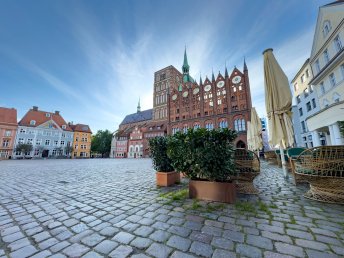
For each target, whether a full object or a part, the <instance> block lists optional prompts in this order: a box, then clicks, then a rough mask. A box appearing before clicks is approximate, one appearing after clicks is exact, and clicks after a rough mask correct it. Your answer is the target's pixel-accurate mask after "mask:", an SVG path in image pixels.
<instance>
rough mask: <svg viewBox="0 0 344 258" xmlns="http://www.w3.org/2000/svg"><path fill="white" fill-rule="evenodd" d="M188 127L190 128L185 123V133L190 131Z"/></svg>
mask: <svg viewBox="0 0 344 258" xmlns="http://www.w3.org/2000/svg"><path fill="white" fill-rule="evenodd" d="M188 129H189V127H188V126H187V125H184V127H183V133H187V132H188Z"/></svg>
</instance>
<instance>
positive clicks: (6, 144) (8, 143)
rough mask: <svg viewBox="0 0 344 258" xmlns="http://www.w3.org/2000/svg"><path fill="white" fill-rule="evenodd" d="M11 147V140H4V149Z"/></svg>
mask: <svg viewBox="0 0 344 258" xmlns="http://www.w3.org/2000/svg"><path fill="white" fill-rule="evenodd" d="M8 146H10V140H9V139H4V140H3V141H2V147H8Z"/></svg>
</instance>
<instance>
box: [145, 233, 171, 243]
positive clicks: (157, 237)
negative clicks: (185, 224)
mask: <svg viewBox="0 0 344 258" xmlns="http://www.w3.org/2000/svg"><path fill="white" fill-rule="evenodd" d="M170 235H171V234H170V233H168V232H166V231H162V230H157V231H155V232H153V233H152V234H151V235H150V236H149V238H150V239H153V240H154V241H156V242H165V241H166V240H167V239H168V238H169V237H170Z"/></svg>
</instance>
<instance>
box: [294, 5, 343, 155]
mask: <svg viewBox="0 0 344 258" xmlns="http://www.w3.org/2000/svg"><path fill="white" fill-rule="evenodd" d="M291 83H292V88H293V93H294V97H295V105H294V106H293V124H294V131H295V140H296V143H297V145H298V146H303V147H307V148H311V147H317V146H321V145H342V144H344V137H343V135H342V134H341V132H340V122H341V121H344V1H336V2H333V3H330V4H327V5H324V6H321V7H320V8H319V13H318V19H317V24H316V29H315V33H314V38H313V45H312V50H311V54H310V57H309V58H308V59H307V60H306V61H305V63H304V64H303V66H302V67H301V69H300V70H299V71H298V73H297V74H296V75H295V77H294V79H293V80H292V81H291Z"/></svg>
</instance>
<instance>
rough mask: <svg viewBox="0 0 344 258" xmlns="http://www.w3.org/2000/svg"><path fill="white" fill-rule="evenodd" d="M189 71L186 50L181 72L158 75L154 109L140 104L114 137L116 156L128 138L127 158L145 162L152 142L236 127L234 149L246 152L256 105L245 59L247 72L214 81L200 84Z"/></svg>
mask: <svg viewBox="0 0 344 258" xmlns="http://www.w3.org/2000/svg"><path fill="white" fill-rule="evenodd" d="M189 70H190V66H189V64H188V60H187V54H186V51H185V52H184V62H183V66H182V73H180V72H179V71H178V70H177V69H176V68H175V67H173V66H172V65H170V66H168V67H165V68H163V69H161V70H159V71H157V72H155V73H154V86H153V87H154V90H153V109H149V110H145V111H141V108H140V103H139V105H138V107H137V112H136V113H134V114H131V115H127V116H126V117H125V118H124V120H123V121H122V123H121V124H120V126H119V130H118V132H117V133H116V134H115V135H116V136H114V137H117V138H115V139H114V141H113V142H114V144H113V146H112V148H111V149H112V152H113V153H114V154H115V153H118V151H119V150H118V148H121V147H119V146H118V147H116V144H115V143H116V139H120V138H122V139H124V138H125V137H128V138H129V139H128V144H127V147H128V150H127V153H128V157H147V156H148V154H149V150H148V140H149V138H151V137H156V136H163V135H166V134H174V133H176V132H177V131H184V132H185V131H187V129H189V128H203V127H204V128H207V129H209V130H211V129H215V128H227V127H228V128H232V129H234V130H236V131H237V132H238V137H237V139H236V140H235V145H236V146H237V147H242V148H246V146H247V134H246V129H247V122H248V121H250V119H251V117H250V114H251V107H252V102H251V92H250V82H249V77H248V69H247V66H246V62H245V60H244V67H243V71H240V70H239V69H237V68H234V69H233V71H232V72H231V73H230V74H229V73H228V71H227V68H225V72H224V75H222V74H221V73H220V72H219V73H218V75H217V77H216V78H215V76H214V73H213V74H212V77H211V79H208V78H207V77H206V78H205V80H204V82H203V81H202V78H200V81H199V83H197V82H196V81H195V80H194V79H193V78H192V77H191V76H190V74H189ZM129 135H130V136H129ZM131 137H133V139H131ZM139 137H142V138H139ZM141 145H142V150H141ZM131 147H132V149H130V148H131ZM130 153H131V154H130ZM130 155H131V156H130ZM113 157H115V158H116V155H113ZM121 157H123V156H122V155H121Z"/></svg>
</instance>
